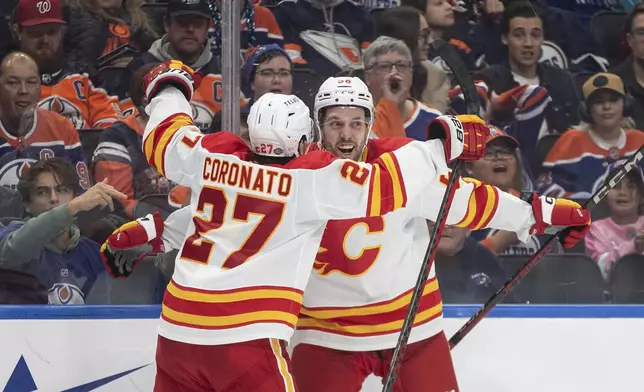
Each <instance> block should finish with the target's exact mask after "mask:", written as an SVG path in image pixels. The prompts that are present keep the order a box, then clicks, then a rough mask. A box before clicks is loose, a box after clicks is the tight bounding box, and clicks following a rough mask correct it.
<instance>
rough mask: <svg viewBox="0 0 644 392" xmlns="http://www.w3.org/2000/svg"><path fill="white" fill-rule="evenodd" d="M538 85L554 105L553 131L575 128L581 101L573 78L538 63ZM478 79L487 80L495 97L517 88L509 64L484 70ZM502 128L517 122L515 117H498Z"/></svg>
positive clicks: (551, 112)
mask: <svg viewBox="0 0 644 392" xmlns="http://www.w3.org/2000/svg"><path fill="white" fill-rule="evenodd" d="M537 75H538V76H539V84H540V85H541V86H543V87H545V88H546V89H547V90H548V93H549V94H550V96H551V97H552V103H551V104H550V105H549V106H548V109H547V113H546V119H547V121H548V126H549V128H550V129H551V130H556V131H558V132H561V133H562V132H565V131H566V130H567V129H570V128H571V127H572V126H573V125H577V124H579V120H580V119H579V104H580V97H579V92H578V90H577V87H576V85H575V82H574V81H573V79H572V77H571V76H570V74H569V73H568V72H567V71H566V70H563V69H561V68H559V67H555V66H552V65H549V64H543V63H539V64H538V65H537ZM475 79H481V80H484V81H485V82H486V83H487V84H488V86H489V87H490V89H491V90H493V91H494V92H495V93H496V94H502V93H504V92H505V91H508V90H509V89H511V88H513V87H516V86H518V85H519V84H518V83H517V82H516V81H515V80H514V78H513V76H512V72H511V71H510V65H509V64H508V63H507V62H504V63H502V64H496V65H492V66H489V67H487V68H485V69H484V70H482V71H480V72H478V73H477V75H476V76H475ZM494 118H495V120H496V121H497V122H499V124H497V125H499V126H504V125H508V124H510V123H512V122H513V121H514V119H513V116H512V114H511V113H510V114H505V113H501V114H498V113H495V116H494Z"/></svg>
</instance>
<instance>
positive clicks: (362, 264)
mask: <svg viewBox="0 0 644 392" xmlns="http://www.w3.org/2000/svg"><path fill="white" fill-rule="evenodd" d="M384 229H385V222H384V220H383V218H382V217H379V216H377V217H372V218H365V219H359V220H343V221H329V222H328V223H327V226H326V231H325V233H324V236H323V237H322V242H321V243H320V249H319V250H318V254H317V257H316V258H315V263H314V264H313V270H314V271H315V272H317V273H318V275H321V276H326V275H330V274H332V273H333V272H339V273H341V274H342V275H346V276H354V277H357V276H361V275H363V274H364V273H366V272H367V271H368V270H369V269H370V268H371V266H373V264H374V263H375V262H376V260H377V259H378V256H379V255H380V249H381V246H380V245H367V246H364V245H361V243H363V242H362V241H360V238H367V239H368V237H369V236H371V235H374V234H379V233H382V232H383V231H384Z"/></svg>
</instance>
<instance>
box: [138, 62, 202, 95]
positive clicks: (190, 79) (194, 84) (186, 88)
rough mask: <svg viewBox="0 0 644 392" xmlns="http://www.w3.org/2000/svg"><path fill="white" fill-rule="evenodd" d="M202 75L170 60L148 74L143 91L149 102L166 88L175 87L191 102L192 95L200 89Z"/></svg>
mask: <svg viewBox="0 0 644 392" xmlns="http://www.w3.org/2000/svg"><path fill="white" fill-rule="evenodd" d="M200 81H201V75H200V74H199V73H195V71H193V70H192V68H190V67H188V66H187V65H184V64H183V63H182V62H181V61H178V60H170V61H166V62H164V63H161V64H159V65H157V66H155V67H154V68H152V69H151V70H150V72H148V73H147V74H146V75H145V77H144V78H143V91H144V92H145V97H146V98H147V102H150V101H151V100H152V98H154V96H155V95H157V94H158V93H159V92H161V91H162V90H163V89H164V88H165V87H168V86H173V87H176V88H177V89H179V90H180V91H181V92H182V93H183V95H185V97H186V99H187V100H188V101H190V100H191V99H192V94H193V93H194V91H195V90H196V89H197V88H198V87H199V83H200Z"/></svg>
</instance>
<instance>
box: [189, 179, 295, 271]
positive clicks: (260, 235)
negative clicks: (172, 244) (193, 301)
mask: <svg viewBox="0 0 644 392" xmlns="http://www.w3.org/2000/svg"><path fill="white" fill-rule="evenodd" d="M229 204H230V203H229V200H228V197H227V196H226V193H225V192H224V191H223V190H222V189H220V188H214V187H204V188H203V189H202V190H201V193H200V194H199V201H198V204H197V212H199V213H202V214H203V213H204V211H205V207H206V206H207V205H210V206H211V208H212V212H211V214H210V216H209V219H203V218H201V217H198V216H195V217H193V218H192V220H193V222H194V224H195V232H194V234H192V235H191V236H190V237H188V238H187V239H186V242H185V243H184V244H183V249H182V251H181V256H180V257H181V258H182V259H185V260H189V261H193V262H196V263H200V264H208V261H209V260H210V255H211V253H212V250H213V249H214V247H215V246H216V244H215V243H214V242H212V241H209V240H207V239H206V235H207V234H208V233H210V232H211V231H213V230H217V229H219V228H220V227H221V226H222V225H223V224H224V221H225V219H226V209H227V208H228V207H229ZM230 207H231V208H232V219H233V221H237V222H248V221H249V218H250V216H251V214H252V215H259V216H261V218H260V219H259V221H257V223H256V224H255V227H253V229H252V231H251V232H250V234H249V235H248V236H247V237H246V238H245V239H244V241H243V242H242V244H241V246H240V247H239V249H237V250H236V251H233V252H231V253H230V254H228V256H227V257H226V260H224V262H223V264H222V266H221V267H222V268H223V269H230V268H235V267H237V266H239V265H241V264H243V263H244V262H246V260H248V259H249V258H250V257H251V256H253V255H255V254H256V253H257V252H259V251H260V250H261V249H262V248H263V247H264V245H266V242H268V239H269V238H271V236H272V235H273V233H274V232H275V230H276V229H277V226H279V224H280V222H281V221H282V216H283V213H284V207H285V206H284V203H283V202H280V201H276V200H268V199H264V198H259V197H255V196H251V195H245V194H241V193H240V194H237V196H236V198H235V200H233V203H232V206H230Z"/></svg>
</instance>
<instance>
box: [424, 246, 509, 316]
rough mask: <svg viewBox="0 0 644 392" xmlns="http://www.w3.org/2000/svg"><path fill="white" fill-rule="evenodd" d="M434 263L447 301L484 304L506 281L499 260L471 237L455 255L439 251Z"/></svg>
mask: <svg viewBox="0 0 644 392" xmlns="http://www.w3.org/2000/svg"><path fill="white" fill-rule="evenodd" d="M434 263H435V268H436V276H437V277H438V281H439V282H440V285H441V295H442V297H443V302H444V303H459V304H467V303H484V302H485V301H487V300H488V299H489V298H490V297H491V296H492V294H494V293H495V292H496V291H497V290H498V289H499V288H500V287H501V286H502V285H503V284H504V283H505V281H506V280H507V275H506V273H505V270H504V269H503V267H502V266H501V263H500V262H499V260H498V259H497V258H496V257H494V255H493V254H492V252H490V251H489V250H488V249H487V248H485V247H484V246H483V245H481V244H479V243H478V242H477V241H476V240H474V239H472V238H467V239H466V240H465V244H463V248H462V249H461V250H460V251H459V252H458V253H457V254H455V255H453V256H447V255H443V254H440V253H439V254H437V256H436V261H435V262H434ZM509 301H511V302H513V301H515V299H514V297H511V298H509Z"/></svg>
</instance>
